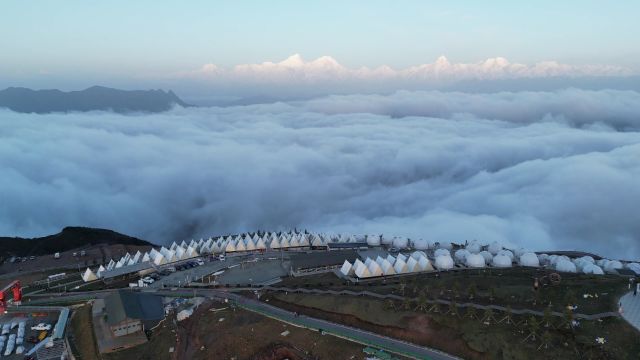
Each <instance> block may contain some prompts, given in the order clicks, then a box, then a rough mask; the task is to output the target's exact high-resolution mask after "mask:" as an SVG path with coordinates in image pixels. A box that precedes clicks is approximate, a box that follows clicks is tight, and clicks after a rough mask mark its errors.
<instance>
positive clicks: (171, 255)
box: [164, 247, 181, 263]
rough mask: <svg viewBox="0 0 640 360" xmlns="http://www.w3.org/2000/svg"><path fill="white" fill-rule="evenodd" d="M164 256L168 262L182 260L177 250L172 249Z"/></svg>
mask: <svg viewBox="0 0 640 360" xmlns="http://www.w3.org/2000/svg"><path fill="white" fill-rule="evenodd" d="M178 249H179V247H178ZM164 258H165V260H166V261H167V262H168V263H171V262H174V261H178V260H181V259H179V258H178V256H177V255H176V252H175V251H172V250H169V251H167V254H166V255H164Z"/></svg>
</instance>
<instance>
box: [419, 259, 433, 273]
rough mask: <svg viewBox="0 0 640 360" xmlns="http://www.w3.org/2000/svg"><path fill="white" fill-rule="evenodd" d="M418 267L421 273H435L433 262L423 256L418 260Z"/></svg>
mask: <svg viewBox="0 0 640 360" xmlns="http://www.w3.org/2000/svg"><path fill="white" fill-rule="evenodd" d="M418 267H419V268H420V271H433V266H432V265H431V261H429V259H427V257H426V256H422V257H420V258H419V259H418Z"/></svg>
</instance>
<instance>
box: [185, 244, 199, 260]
mask: <svg viewBox="0 0 640 360" xmlns="http://www.w3.org/2000/svg"><path fill="white" fill-rule="evenodd" d="M198 256H200V254H198V251H197V250H196V249H195V248H193V247H191V246H189V247H188V248H187V258H189V259H191V258H194V257H198Z"/></svg>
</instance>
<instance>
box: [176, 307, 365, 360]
mask: <svg viewBox="0 0 640 360" xmlns="http://www.w3.org/2000/svg"><path fill="white" fill-rule="evenodd" d="M225 307H226V305H225V304H222V303H214V302H205V303H204V304H203V305H202V306H200V307H199V308H198V309H197V310H196V311H195V312H194V314H193V315H192V316H191V317H190V318H189V319H187V320H184V321H181V322H179V323H178V328H177V332H178V343H177V348H176V353H175V359H194V360H199V359H203V360H204V359H231V358H235V359H238V360H242V359H264V360H271V359H364V357H365V356H364V353H363V352H362V349H363V346H361V345H359V344H356V343H352V342H349V341H346V340H343V339H339V338H336V337H333V336H329V335H320V334H319V333H318V332H317V331H311V330H307V329H303V328H298V327H295V326H291V325H288V324H285V323H282V322H279V321H277V320H274V319H271V318H268V317H264V316H262V315H259V314H256V313H253V312H249V311H246V310H243V309H240V308H235V309H233V308H225ZM216 309H222V310H218V311H212V310H216ZM221 319H222V321H221ZM283 333H284V334H286V335H282V334H283Z"/></svg>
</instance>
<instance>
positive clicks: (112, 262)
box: [107, 259, 116, 271]
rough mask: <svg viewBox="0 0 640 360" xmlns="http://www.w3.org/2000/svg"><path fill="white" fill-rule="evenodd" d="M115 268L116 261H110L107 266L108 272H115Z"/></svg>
mask: <svg viewBox="0 0 640 360" xmlns="http://www.w3.org/2000/svg"><path fill="white" fill-rule="evenodd" d="M115 266H116V263H115V261H113V259H111V260H109V263H108V264H107V271H111V270H113V268H114V267H115Z"/></svg>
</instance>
